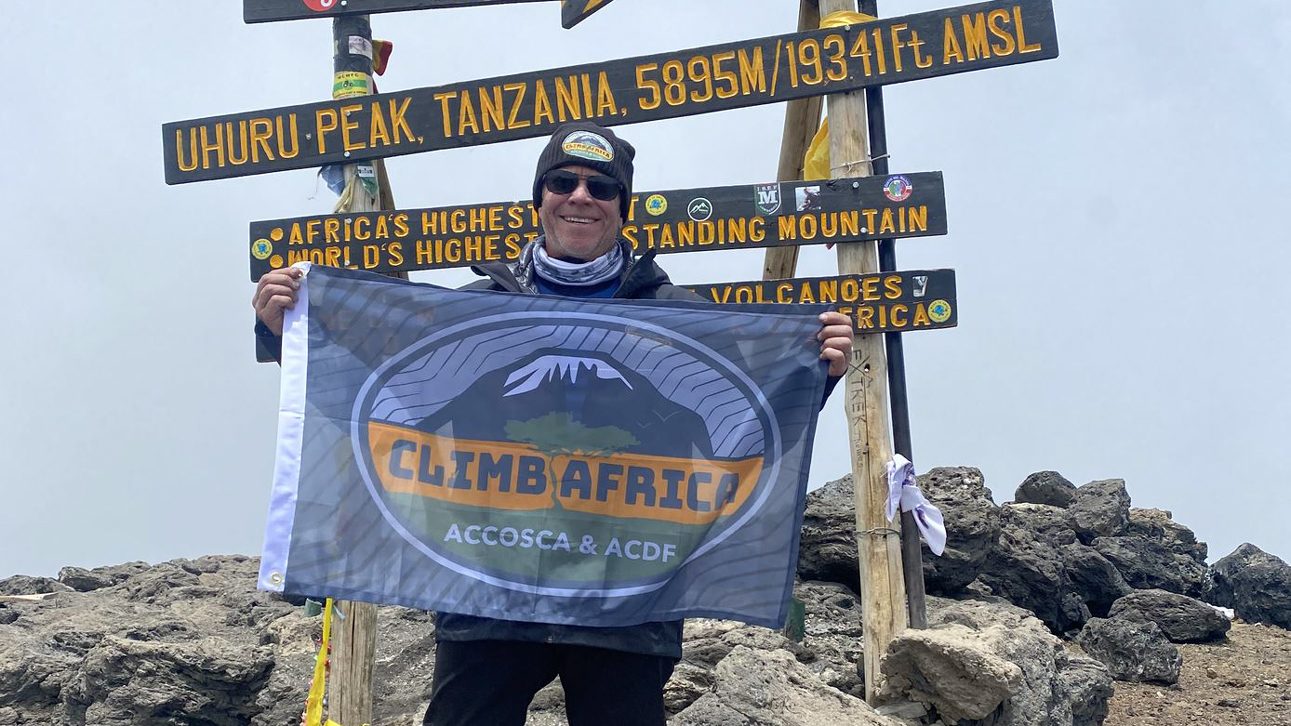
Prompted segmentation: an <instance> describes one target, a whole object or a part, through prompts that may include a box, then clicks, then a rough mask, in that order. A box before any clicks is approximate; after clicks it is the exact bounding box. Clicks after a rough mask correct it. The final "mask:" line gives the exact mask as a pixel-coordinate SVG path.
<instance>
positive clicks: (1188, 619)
mask: <svg viewBox="0 0 1291 726" xmlns="http://www.w3.org/2000/svg"><path fill="white" fill-rule="evenodd" d="M1111 615H1112V616H1113V617H1119V618H1128V619H1131V620H1133V619H1142V620H1150V621H1152V622H1154V623H1156V624H1157V625H1159V626H1161V632H1163V633H1165V637H1167V638H1169V639H1170V642H1172V643H1209V642H1211V641H1215V640H1222V639H1223V638H1224V634H1225V633H1227V632H1228V629H1229V627H1231V623H1229V622H1228V618H1226V617H1224V616H1223V615H1220V614H1219V611H1217V610H1215V608H1213V607H1211V606H1209V605H1207V604H1206V603H1204V602H1202V601H1200V600H1197V599H1194V598H1191V597H1188V596H1186V595H1176V594H1175V593H1173V592H1166V591H1165V590H1136V591H1134V592H1132V593H1129V594H1128V595H1126V596H1125V597H1122V598H1121V599H1119V600H1117V601H1116V602H1115V603H1113V604H1112V609H1111Z"/></svg>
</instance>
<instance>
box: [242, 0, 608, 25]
mask: <svg viewBox="0 0 1291 726" xmlns="http://www.w3.org/2000/svg"><path fill="white" fill-rule="evenodd" d="M541 1H542V0H242V19H243V20H245V21H246V22H248V23H266V22H271V21H275V20H304V19H306V18H320V17H337V16H342V15H374V14H376V13H392V12H398V11H401V10H432V9H436V8H466V7H479V6H481V5H514V4H516V3H532V2H541ZM609 3H610V0H564V1H563V2H562V3H561V9H560V10H561V18H560V19H561V25H563V26H564V27H566V28H572V27H574V26H575V25H577V24H578V23H579V22H580V21H581V20H583V18H586V17H587V16H588V15H591V14H592V13H594V12H596V11H597V10H600V9H601V8H603V7H605V6H606V5H608V4H609Z"/></svg>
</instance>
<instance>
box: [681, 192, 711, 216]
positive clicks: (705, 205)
mask: <svg viewBox="0 0 1291 726" xmlns="http://www.w3.org/2000/svg"><path fill="white" fill-rule="evenodd" d="M686 214H687V215H689V216H690V218H691V219H693V220H695V221H696V222H703V221H704V220H706V219H708V218H709V217H711V216H713V203H712V202H710V201H708V200H707V199H705V198H703V197H696V198H694V199H692V200H690V204H687V205H686Z"/></svg>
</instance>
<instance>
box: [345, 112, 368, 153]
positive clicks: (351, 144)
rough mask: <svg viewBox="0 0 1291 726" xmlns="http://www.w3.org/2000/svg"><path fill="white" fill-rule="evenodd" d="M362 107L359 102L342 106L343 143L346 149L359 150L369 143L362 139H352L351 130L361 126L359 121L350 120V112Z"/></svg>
mask: <svg viewBox="0 0 1291 726" xmlns="http://www.w3.org/2000/svg"><path fill="white" fill-rule="evenodd" d="M362 109H363V106H361V105H359V104H357V103H356V104H353V105H350V106H341V143H342V145H343V146H344V148H345V150H346V151H357V150H358V149H366V148H367V144H364V143H363V142H362V141H356V140H352V139H350V132H351V131H353V130H355V129H357V128H358V127H359V122H358V121H350V114H352V113H354V112H355V111H359V110H362Z"/></svg>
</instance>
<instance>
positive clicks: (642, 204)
mask: <svg viewBox="0 0 1291 726" xmlns="http://www.w3.org/2000/svg"><path fill="white" fill-rule="evenodd" d="M540 231H541V230H540V226H539V223H538V214H537V211H536V210H534V208H533V203H532V202H531V201H529V200H525V201H521V202H498V203H494V204H474V205H470V206H462V207H440V208H435V209H407V210H396V211H387V212H365V213H351V214H328V215H317V216H312V217H297V218H294V219H278V220H271V221H263V222H252V223H251V235H250V252H251V279H252V280H258V279H260V276H261V275H263V274H264V273H266V272H268V271H270V270H273V269H277V268H281V267H286V266H288V265H292V264H295V263H297V262H312V263H315V264H320V265H330V266H332V267H348V268H351V269H362V270H370V271H372V272H392V271H399V270H403V271H407V270H430V269H440V268H446V267H467V266H470V265H478V264H480V263H481V262H496V261H511V260H515V259H516V258H517V257H518V256H519V254H520V248H521V247H522V246H523V245H524V243H525V242H528V241H529V240H531V239H533V238H534V237H537V236H538V234H539V233H540ZM940 234H946V195H945V187H944V185H943V182H942V176H941V172H923V173H917V174H892V175H889V176H887V177H861V178H855V179H835V180H824V181H806V182H773V183H770V184H745V185H740V186H728V187H709V188H705V189H676V190H672V191H662V192H642V193H639V194H636V195H633V197H632V200H631V204H630V207H629V210H628V219H627V222H626V224H624V226H623V236H624V237H626V238H627V240H628V241H630V242H631V243H632V244H633V245H635V246H636V249H637V251H638V252H644V251H646V250H647V249H652V250H655V251H657V252H659V253H660V254H666V253H670V252H700V251H704V250H718V249H748V248H754V247H780V246H787V245H804V244H822V243H826V242H854V241H857V240H866V239H879V238H883V239H888V238H896V237H922V236H926V235H940Z"/></svg>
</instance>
